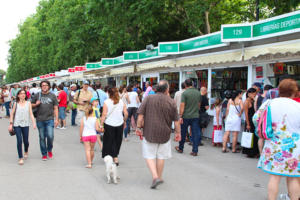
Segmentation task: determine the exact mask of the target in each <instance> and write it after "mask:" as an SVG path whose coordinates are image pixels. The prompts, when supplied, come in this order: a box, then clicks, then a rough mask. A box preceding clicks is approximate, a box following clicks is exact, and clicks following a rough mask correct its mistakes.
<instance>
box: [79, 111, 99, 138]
mask: <svg viewBox="0 0 300 200" xmlns="http://www.w3.org/2000/svg"><path fill="white" fill-rule="evenodd" d="M96 121H97V118H96V117H89V118H87V119H86V116H84V117H83V132H82V137H86V136H92V135H96V134H97V132H96Z"/></svg>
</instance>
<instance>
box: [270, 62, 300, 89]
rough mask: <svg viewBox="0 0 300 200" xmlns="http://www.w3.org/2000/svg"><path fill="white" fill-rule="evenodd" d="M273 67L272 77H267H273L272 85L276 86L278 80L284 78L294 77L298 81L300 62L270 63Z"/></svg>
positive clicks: (299, 81)
mask: <svg viewBox="0 0 300 200" xmlns="http://www.w3.org/2000/svg"><path fill="white" fill-rule="evenodd" d="M270 65H271V67H272V68H273V72H274V77H269V79H273V80H274V81H273V85H274V86H275V87H277V86H278V85H279V82H280V81H281V80H282V79H285V78H291V79H295V80H296V81H297V82H298V83H300V62H287V63H282V62H280V63H274V64H270Z"/></svg>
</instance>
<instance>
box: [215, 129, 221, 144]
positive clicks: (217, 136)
mask: <svg viewBox="0 0 300 200" xmlns="http://www.w3.org/2000/svg"><path fill="white" fill-rule="evenodd" d="M222 142H223V131H222V130H215V131H214V143H222Z"/></svg>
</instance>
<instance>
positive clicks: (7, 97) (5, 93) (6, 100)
mask: <svg viewBox="0 0 300 200" xmlns="http://www.w3.org/2000/svg"><path fill="white" fill-rule="evenodd" d="M2 97H3V99H4V106H5V110H6V116H5V117H6V118H9V117H10V112H9V105H10V102H11V98H10V94H9V91H8V89H7V87H6V86H4V87H3V88H2Z"/></svg>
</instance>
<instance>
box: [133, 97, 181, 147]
mask: <svg viewBox="0 0 300 200" xmlns="http://www.w3.org/2000/svg"><path fill="white" fill-rule="evenodd" d="M138 114H141V115H144V131H143V133H144V137H145V138H146V140H147V141H148V142H150V143H158V144H164V143H166V142H168V141H169V139H170V134H171V132H172V128H171V127H172V121H178V120H179V116H178V112H177V107H176V103H175V101H174V100H173V99H171V98H170V97H169V96H167V95H165V94H161V93H157V94H156V95H150V96H148V97H147V98H145V100H144V101H143V103H142V104H141V106H140V108H139V110H138Z"/></svg>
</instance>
